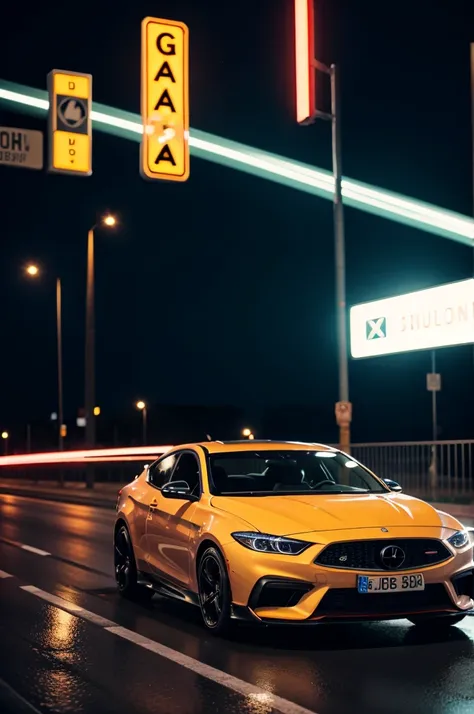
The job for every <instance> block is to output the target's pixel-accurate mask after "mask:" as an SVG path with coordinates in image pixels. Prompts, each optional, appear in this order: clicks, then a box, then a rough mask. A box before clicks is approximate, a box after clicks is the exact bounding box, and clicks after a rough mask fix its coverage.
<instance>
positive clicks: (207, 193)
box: [0, 0, 474, 440]
mask: <svg viewBox="0 0 474 714" xmlns="http://www.w3.org/2000/svg"><path fill="white" fill-rule="evenodd" d="M292 6H293V3H292V0H239V2H238V3H237V2H230V1H229V2H222V0H220V1H217V0H201V1H200V2H198V1H197V0H174V1H172V0H162V1H161V2H156V3H150V2H146V1H144V0H136V1H135V2H133V3H122V4H117V3H110V2H104V1H103V2H95V3H92V2H90V0H84V2H82V3H80V5H79V6H77V9H76V8H74V9H72V7H71V5H70V4H68V3H64V2H58V1H57V0H50V2H48V3H45V4H43V5H42V8H41V15H36V14H34V13H30V14H27V13H26V12H25V7H24V5H22V4H21V3H8V5H7V6H6V7H5V8H4V9H3V10H2V27H3V29H2V32H1V42H0V67H1V71H0V75H1V76H2V77H3V78H4V79H8V80H10V81H14V82H19V83H22V84H26V85H30V86H35V87H40V88H46V75H47V73H48V72H49V71H50V70H51V69H53V68H60V69H69V70H76V71H80V72H90V73H92V74H93V76H94V98H95V100H97V101H99V102H102V103H105V104H110V105H113V106H116V107H120V108H123V109H127V110H130V111H134V112H138V111H139V94H140V87H139V78H140V72H139V63H140V22H141V20H142V18H143V17H144V16H146V15H153V16H162V17H168V18H172V19H179V20H182V21H184V22H186V23H187V24H188V25H189V27H190V33H191V125H192V127H195V128H197V129H202V130H205V131H209V132H213V133H215V134H218V135H222V136H225V137H228V138H231V139H234V140H236V141H242V142H245V143H248V144H250V145H253V146H258V147H259V148H263V149H268V150H270V151H272V152H275V153H279V154H282V155H285V156H288V157H293V158H295V159H300V160H303V161H307V162H309V163H314V164H315V165H317V166H323V167H325V168H328V169H329V168H330V158H331V154H330V130H329V127H328V126H327V125H326V124H325V123H323V122H321V123H320V124H317V125H315V126H313V127H310V128H303V127H299V126H297V125H296V123H295V120H294V84H293V20H292ZM316 7H317V45H318V48H319V49H318V56H319V58H320V59H321V60H322V61H325V62H327V63H330V62H332V61H335V62H337V63H338V64H339V65H340V71H341V83H342V121H343V153H344V156H343V171H344V174H345V175H346V176H350V177H353V178H357V179H359V180H363V181H366V182H369V183H372V184H375V185H378V186H381V187H383V188H387V189H391V190H394V191H398V192H400V193H404V194H406V195H408V196H413V197H416V198H420V199H423V200H426V201H428V202H430V203H433V204H437V205H440V206H444V207H446V208H450V209H452V210H456V211H459V212H462V213H465V214H470V213H472V182H471V156H472V154H471V139H470V97H469V42H470V41H474V23H473V19H474V11H473V7H474V6H473V4H472V0H465V1H463V0H451V2H445V1H444V0H443V1H442V0H411V1H410V2H407V1H406V0H400V1H399V2H397V3H382V2H372V0H316ZM0 123H1V124H4V125H5V124H6V125H12V126H24V127H27V126H29V127H32V128H40V129H43V130H44V129H45V121H44V119H37V118H32V117H29V116H20V115H15V114H13V113H11V112H7V111H4V108H2V109H1V110H0ZM0 185H1V193H0V196H1V199H0V200H1V214H0V215H1V221H0V241H1V249H2V255H1V260H0V271H1V273H0V300H1V304H2V331H1V334H2V350H1V356H0V374H1V377H2V387H1V397H0V426H1V427H2V428H5V427H8V428H11V425H12V424H13V425H15V424H18V425H20V424H21V423H26V421H28V420H32V419H41V418H45V419H47V417H48V416H49V414H50V412H51V411H53V410H55V409H56V361H55V354H56V353H55V349H56V347H55V313H54V279H55V277H56V275H58V274H59V275H61V277H62V280H63V284H64V331H65V393H66V394H65V399H66V416H67V418H68V419H69V420H71V419H73V418H74V417H75V414H76V411H77V408H78V407H80V406H81V405H82V400H83V352H84V349H83V342H84V293H85V248H86V234H87V229H88V228H89V226H90V225H91V224H92V223H93V222H94V220H95V218H96V215H97V214H98V213H100V212H103V211H107V210H111V211H113V212H117V213H118V215H119V216H120V221H121V224H122V228H121V230H120V231H118V232H117V233H113V234H112V233H102V234H98V235H97V298H96V300H97V302H96V304H97V401H98V403H99V404H100V405H101V407H102V409H103V411H104V412H106V413H110V414H119V413H126V412H127V410H129V409H130V410H131V405H132V403H133V400H135V399H136V398H138V397H143V398H145V399H148V400H150V401H151V402H152V403H168V404H169V403H182V404H185V403H196V404H219V403H227V404H236V405H239V406H242V407H244V408H245V409H246V410H247V411H248V413H249V414H250V413H252V410H255V409H259V408H262V407H264V406H271V405H280V404H283V405H284V404H293V405H302V406H306V407H307V406H314V407H315V409H316V410H318V414H319V415H320V417H321V424H322V425H323V423H324V420H326V425H325V426H324V427H323V426H322V427H321V429H322V431H324V434H325V435H326V434H327V425H328V424H329V426H330V434H332V436H333V437H335V435H336V431H335V428H334V429H333V426H332V425H333V404H334V402H335V401H336V399H337V366H336V345H335V328H334V277H333V274H334V260H333V238H332V235H333V234H332V206H331V203H330V202H328V201H325V200H322V199H318V198H315V197H311V196H309V195H306V194H303V193H300V192H297V191H293V190H291V189H289V188H284V187H281V186H277V185H275V184H271V183H269V182H265V181H263V180H261V179H258V178H253V177H251V176H249V175H246V174H242V173H237V172H235V171H232V170H230V169H227V168H223V167H220V166H217V165H214V164H211V163H208V162H205V161H202V160H199V159H194V160H192V165H191V178H190V180H189V182H188V183H187V184H182V185H180V184H177V185H164V184H162V183H158V182H155V183H153V184H147V183H146V182H145V181H143V179H141V178H140V177H139V172H138V144H135V143H131V142H127V141H123V140H120V139H118V138H115V137H111V136H107V135H105V134H102V133H97V132H96V133H95V134H94V174H93V176H92V177H90V178H85V179H84V178H82V179H81V178H75V177H74V178H73V177H58V176H47V175H46V174H45V173H39V172H29V171H27V170H23V169H13V168H6V167H0ZM346 240H347V262H348V274H347V290H348V302H349V304H354V303H356V302H360V301H365V300H372V299H378V298H381V297H385V296H388V295H393V294H398V293H403V292H406V291H409V290H414V289H421V288H424V287H428V286H431V285H436V284H438V283H443V282H448V281H451V280H459V279H463V278H466V277H470V276H471V275H472V254H471V252H470V250H469V249H468V248H466V247H463V246H461V245H459V244H456V243H452V242H450V241H447V240H446V239H442V238H438V237H436V236H432V235H430V234H427V233H423V232H420V231H416V230H414V229H409V228H406V227H403V226H401V225H397V224H395V223H392V222H389V221H386V220H383V219H380V218H376V217H374V216H369V215H367V214H364V213H362V212H360V211H356V210H355V209H346ZM30 259H33V260H37V261H40V262H41V264H42V265H43V266H44V268H45V271H46V274H45V277H44V278H43V279H42V281H41V282H40V283H38V282H36V283H28V282H26V281H25V279H24V277H23V275H22V271H21V269H22V266H23V265H24V263H25V262H27V261H28V260H30ZM438 358H439V368H440V371H441V372H442V375H443V392H442V394H441V396H440V402H439V404H440V406H439V410H440V424H441V425H442V427H443V432H442V436H443V437H445V438H455V437H458V438H461V437H469V436H470V437H472V436H473V431H474V423H473V419H472V408H471V407H470V406H469V405H468V401H470V397H471V396H472V394H473V390H474V377H473V368H472V359H473V358H472V348H469V347H463V348H451V349H446V350H443V351H440V352H439V353H438ZM429 366H430V355H429V353H426V352H420V353H416V354H412V355H404V356H392V357H385V358H379V359H375V360H364V361H361V362H357V363H354V362H352V363H351V365H350V374H351V397H352V401H353V402H354V417H355V421H354V437H355V438H356V439H357V440H376V439H387V440H389V439H394V438H397V439H398V438H400V439H419V438H430V428H431V421H430V420H431V412H430V396H429V394H428V393H427V392H426V388H425V384H426V383H425V373H426V371H428V370H429ZM18 428H19V427H18ZM317 437H318V435H317V434H315V438H317ZM324 438H329V437H328V436H325V437H324Z"/></svg>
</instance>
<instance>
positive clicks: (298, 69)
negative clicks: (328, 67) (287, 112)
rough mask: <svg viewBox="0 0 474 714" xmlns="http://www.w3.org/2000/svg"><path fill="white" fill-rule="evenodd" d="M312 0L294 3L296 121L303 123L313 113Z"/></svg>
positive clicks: (296, 0)
mask: <svg viewBox="0 0 474 714" xmlns="http://www.w3.org/2000/svg"><path fill="white" fill-rule="evenodd" d="M313 2H314V0H294V3H295V75H296V121H297V122H298V123H299V124H302V123H304V122H305V121H307V120H308V119H310V118H311V117H313V116H314V113H315V100H314V96H315V91H314V90H315V86H314V84H315V83H314V69H313V60H314V6H313Z"/></svg>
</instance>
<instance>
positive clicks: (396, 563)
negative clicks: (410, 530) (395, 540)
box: [380, 545, 405, 570]
mask: <svg viewBox="0 0 474 714" xmlns="http://www.w3.org/2000/svg"><path fill="white" fill-rule="evenodd" d="M380 559H381V561H382V565H383V566H384V567H385V568H387V570H397V569H398V568H401V567H402V565H403V563H404V562H405V551H404V550H402V549H401V548H400V547H399V546H398V545H387V546H386V547H385V548H383V549H382V550H381V551H380Z"/></svg>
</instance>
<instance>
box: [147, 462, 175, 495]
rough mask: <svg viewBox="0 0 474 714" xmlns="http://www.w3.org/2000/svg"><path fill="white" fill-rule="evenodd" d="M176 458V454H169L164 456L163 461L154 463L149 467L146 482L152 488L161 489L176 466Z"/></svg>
mask: <svg viewBox="0 0 474 714" xmlns="http://www.w3.org/2000/svg"><path fill="white" fill-rule="evenodd" d="M177 458H178V457H177V455H176V454H171V455H170V456H165V458H164V459H160V460H159V461H155V463H154V464H152V465H151V466H150V468H149V469H148V481H149V482H150V483H151V484H152V486H155V488H162V486H164V485H165V483H168V481H169V480H170V478H171V474H172V473H173V469H174V467H175V466H176V460H177Z"/></svg>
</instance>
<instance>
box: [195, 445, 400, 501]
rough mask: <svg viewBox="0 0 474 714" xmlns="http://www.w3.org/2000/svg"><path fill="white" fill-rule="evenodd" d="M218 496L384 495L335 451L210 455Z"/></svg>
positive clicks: (213, 490) (379, 486)
mask: <svg viewBox="0 0 474 714" xmlns="http://www.w3.org/2000/svg"><path fill="white" fill-rule="evenodd" d="M209 460H210V484H209V485H210V489H211V493H212V494H213V495H216V496H220V495H239V496H272V495H280V496H281V495H291V494H299V493H304V494H311V495H315V496H317V495H318V494H337V493H385V492H386V491H388V490H389V489H388V487H387V488H386V487H385V486H384V485H382V484H381V483H380V481H378V480H377V479H376V478H374V477H373V476H372V474H371V473H370V472H369V471H367V469H365V468H364V467H363V466H361V465H360V464H358V463H357V462H356V461H353V460H352V459H351V458H350V457H348V456H345V455H344V454H342V453H339V452H336V451H317V450H314V451H307V450H301V451H283V450H281V451H280V450H278V451H258V450H255V451H241V452H234V453H229V452H227V453H216V454H211V455H210V457H209Z"/></svg>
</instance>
